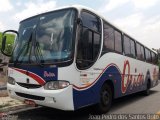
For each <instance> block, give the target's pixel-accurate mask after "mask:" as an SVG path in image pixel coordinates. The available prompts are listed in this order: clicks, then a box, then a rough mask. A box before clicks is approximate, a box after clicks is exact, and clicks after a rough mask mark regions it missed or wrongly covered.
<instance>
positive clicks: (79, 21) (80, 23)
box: [77, 18, 83, 26]
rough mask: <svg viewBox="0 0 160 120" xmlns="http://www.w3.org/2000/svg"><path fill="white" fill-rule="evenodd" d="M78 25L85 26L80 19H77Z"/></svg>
mask: <svg viewBox="0 0 160 120" xmlns="http://www.w3.org/2000/svg"><path fill="white" fill-rule="evenodd" d="M77 24H78V25H80V26H83V22H82V19H81V18H78V19H77Z"/></svg>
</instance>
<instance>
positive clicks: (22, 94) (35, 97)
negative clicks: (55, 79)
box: [16, 92, 45, 100]
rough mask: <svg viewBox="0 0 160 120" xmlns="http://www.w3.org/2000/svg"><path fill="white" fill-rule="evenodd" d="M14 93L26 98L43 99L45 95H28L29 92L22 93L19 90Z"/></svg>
mask: <svg viewBox="0 0 160 120" xmlns="http://www.w3.org/2000/svg"><path fill="white" fill-rule="evenodd" d="M16 95H18V96H20V97H24V98H28V99H33V100H44V99H45V97H41V96H35V95H29V94H24V93H19V92H16Z"/></svg>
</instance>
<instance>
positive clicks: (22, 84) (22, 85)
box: [17, 82, 42, 89]
mask: <svg viewBox="0 0 160 120" xmlns="http://www.w3.org/2000/svg"><path fill="white" fill-rule="evenodd" d="M17 84H18V85H19V86H21V87H25V88H28V89H36V88H40V87H42V86H41V85H35V84H27V83H19V82H17Z"/></svg>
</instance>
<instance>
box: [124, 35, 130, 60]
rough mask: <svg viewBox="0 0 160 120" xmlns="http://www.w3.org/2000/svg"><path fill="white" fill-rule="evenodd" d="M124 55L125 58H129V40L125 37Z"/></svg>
mask: <svg viewBox="0 0 160 120" xmlns="http://www.w3.org/2000/svg"><path fill="white" fill-rule="evenodd" d="M123 42H124V43H123V44H124V53H125V55H126V56H129V57H130V56H131V44H130V39H129V38H128V37H127V36H124V41H123Z"/></svg>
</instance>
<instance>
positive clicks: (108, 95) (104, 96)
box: [96, 84, 113, 113]
mask: <svg viewBox="0 0 160 120" xmlns="http://www.w3.org/2000/svg"><path fill="white" fill-rule="evenodd" d="M112 95H113V93H112V89H111V87H110V86H109V85H108V84H104V85H103V86H102V88H101V91H100V102H99V103H98V104H97V106H96V110H97V111H98V112H99V113H106V112H108V111H109V109H110V107H111V105H112Z"/></svg>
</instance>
